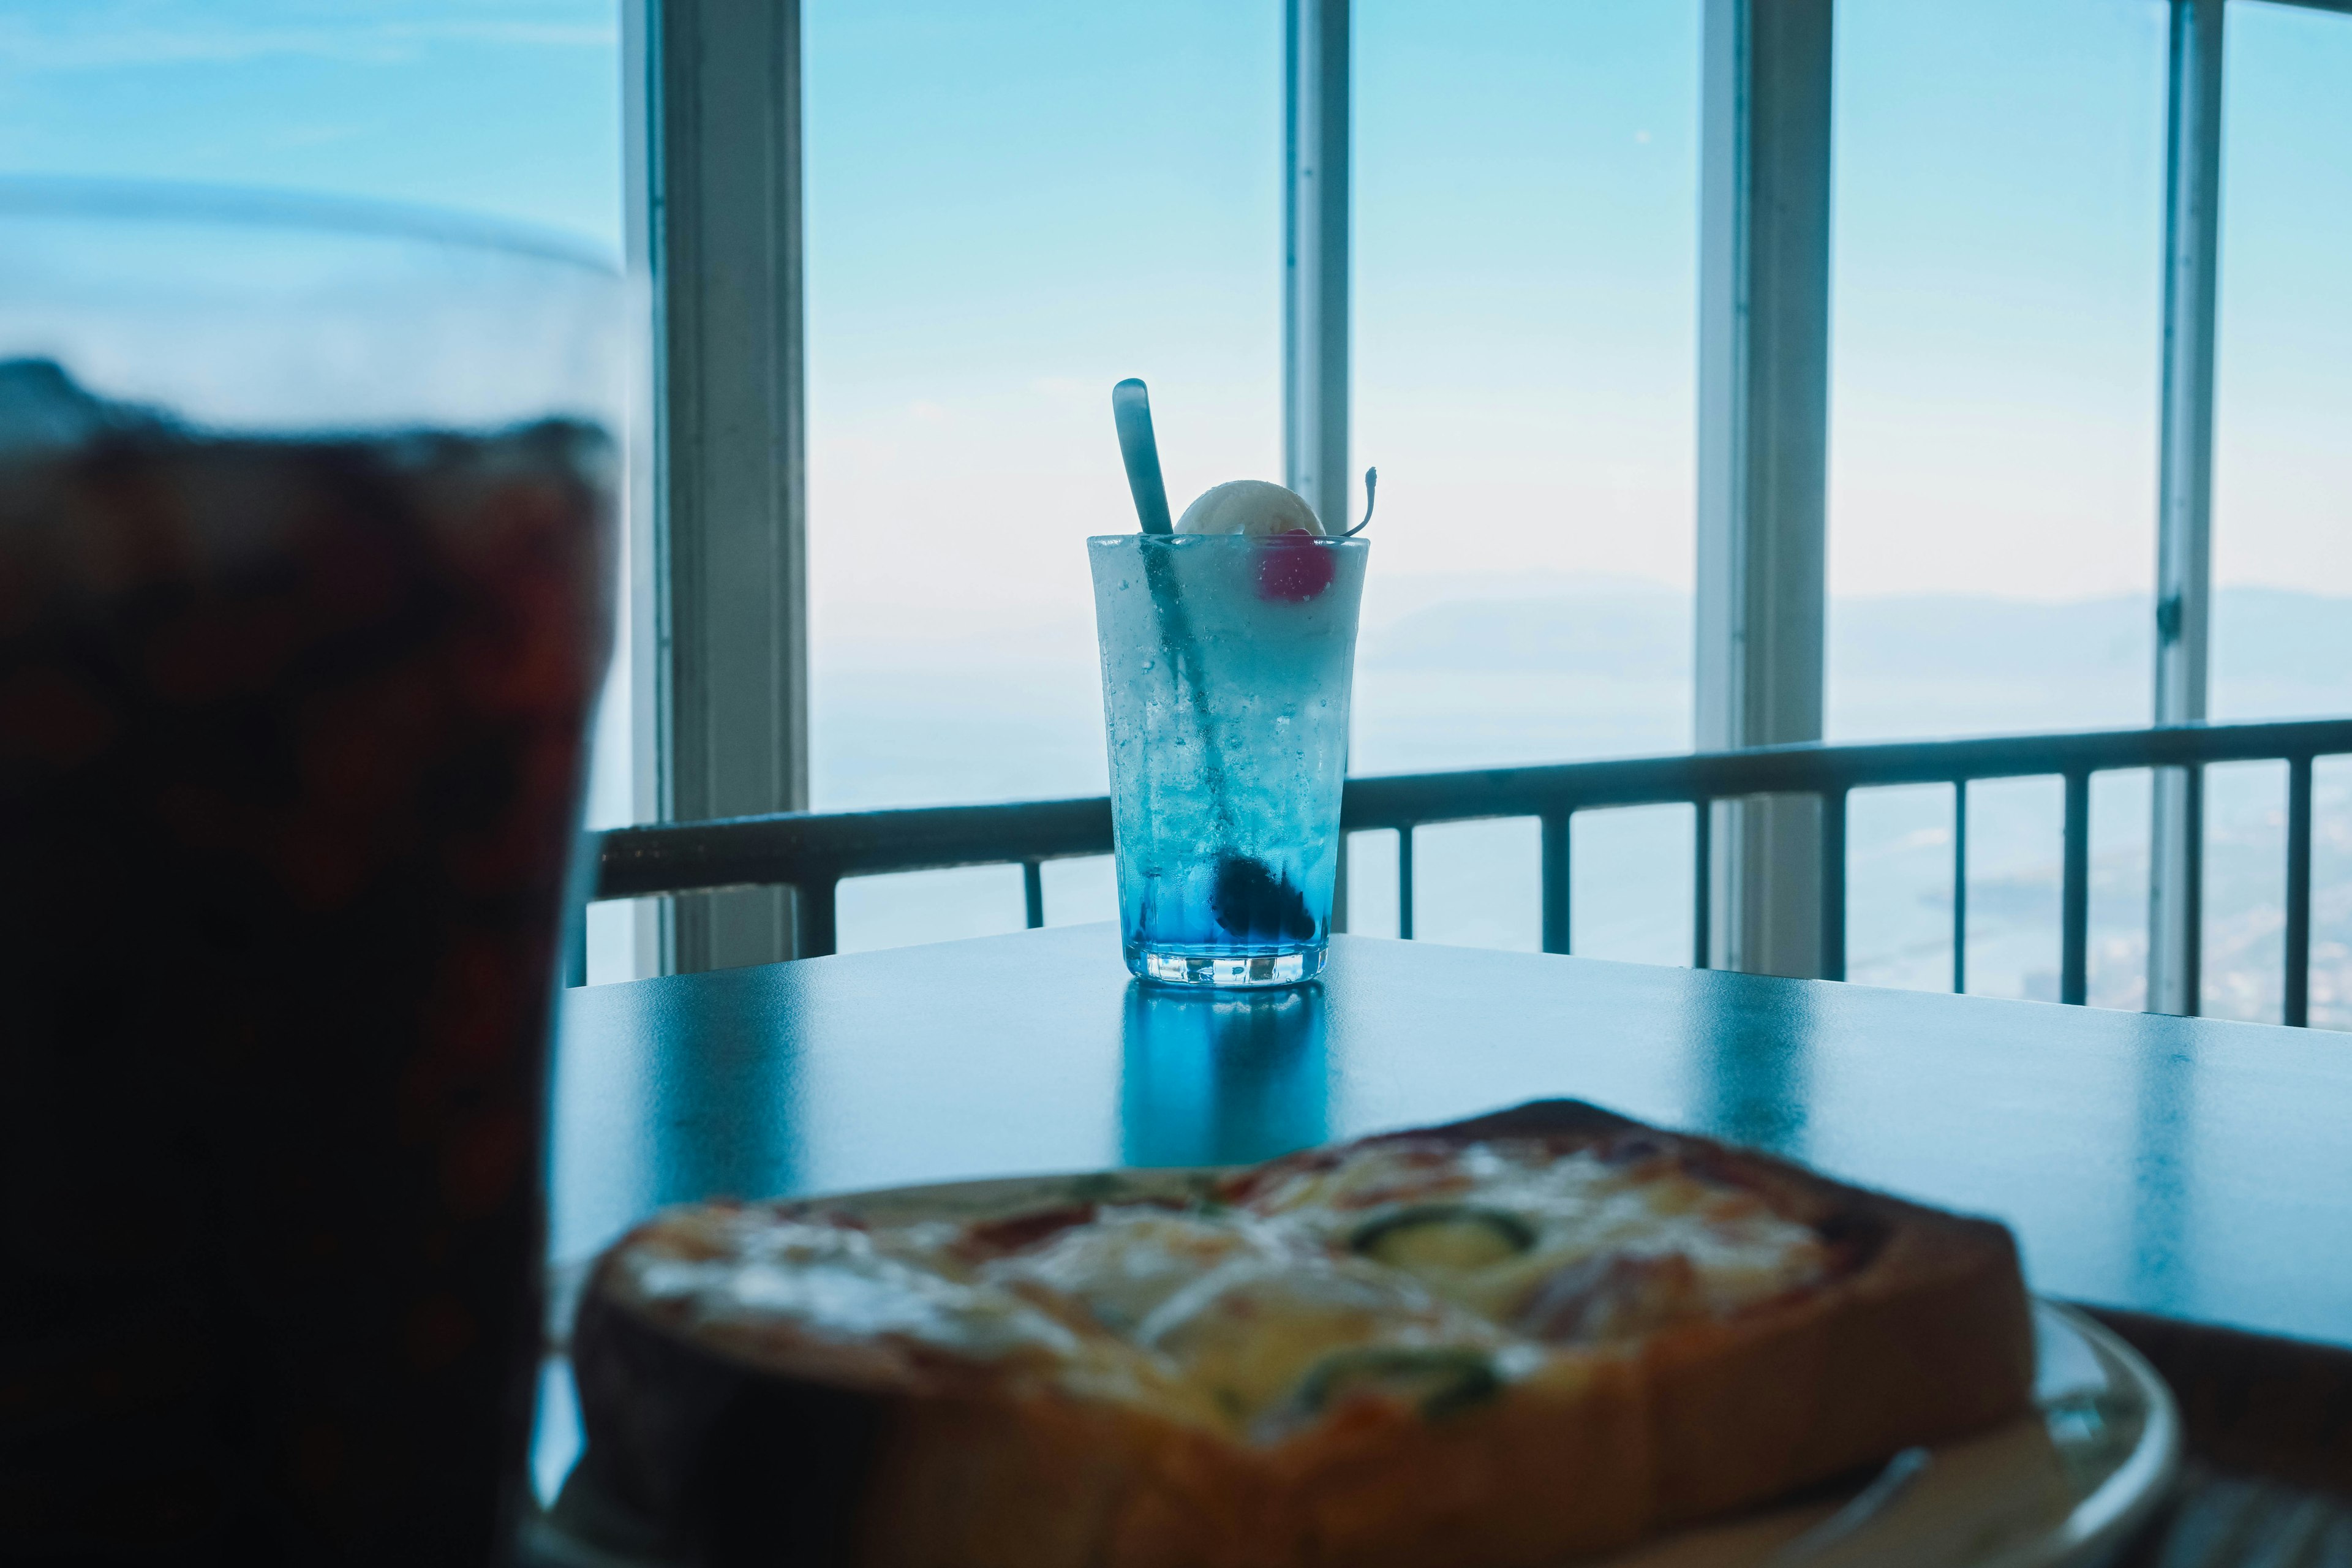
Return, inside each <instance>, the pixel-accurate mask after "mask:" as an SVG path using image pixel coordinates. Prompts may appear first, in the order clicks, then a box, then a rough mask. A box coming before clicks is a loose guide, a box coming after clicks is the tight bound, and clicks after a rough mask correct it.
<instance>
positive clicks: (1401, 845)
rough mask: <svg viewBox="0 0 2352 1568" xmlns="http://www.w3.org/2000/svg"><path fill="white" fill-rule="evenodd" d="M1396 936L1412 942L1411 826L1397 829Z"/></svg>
mask: <svg viewBox="0 0 2352 1568" xmlns="http://www.w3.org/2000/svg"><path fill="white" fill-rule="evenodd" d="M1397 935H1398V937H1399V938H1401V939H1402V940H1403V941H1406V942H1411V941H1412V823H1410V822H1408V823H1406V824H1405V825H1404V826H1402V827H1400V828H1398V829H1397Z"/></svg>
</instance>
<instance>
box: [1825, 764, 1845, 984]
mask: <svg viewBox="0 0 2352 1568" xmlns="http://www.w3.org/2000/svg"><path fill="white" fill-rule="evenodd" d="M1845 805H1846V792H1845V791H1843V790H1842V789H1833V790H1824V791H1822V869H1821V883H1822V979H1824V980H1843V979H1844V978H1845Z"/></svg>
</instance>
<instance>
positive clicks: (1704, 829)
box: [1691, 800, 1715, 969]
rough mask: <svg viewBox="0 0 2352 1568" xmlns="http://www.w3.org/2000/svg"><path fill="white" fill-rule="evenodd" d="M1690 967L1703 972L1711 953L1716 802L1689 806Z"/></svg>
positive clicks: (1695, 803)
mask: <svg viewBox="0 0 2352 1568" xmlns="http://www.w3.org/2000/svg"><path fill="white" fill-rule="evenodd" d="M1691 862H1692V867H1691V870H1692V875H1691V967H1692V968H1693V969H1705V968H1706V967H1707V966H1708V960H1709V959H1710V958H1711V957H1712V954H1711V953H1709V952H1708V951H1707V949H1708V945H1709V943H1708V941H1707V939H1708V938H1709V937H1710V936H1712V935H1713V934H1714V926H1715V915H1714V911H1713V910H1711V909H1709V908H1708V906H1709V904H1710V903H1712V902H1713V894H1714V892H1715V802H1713V801H1711V800H1702V801H1696V802H1694V803H1693V804H1692V806H1691Z"/></svg>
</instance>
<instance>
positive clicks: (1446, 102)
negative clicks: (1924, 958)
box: [1354, 0, 1699, 953]
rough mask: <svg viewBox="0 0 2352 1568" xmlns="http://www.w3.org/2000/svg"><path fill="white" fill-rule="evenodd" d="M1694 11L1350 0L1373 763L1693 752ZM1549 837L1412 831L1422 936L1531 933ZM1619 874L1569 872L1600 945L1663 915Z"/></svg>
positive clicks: (1363, 659) (1365, 668)
mask: <svg viewBox="0 0 2352 1568" xmlns="http://www.w3.org/2000/svg"><path fill="white" fill-rule="evenodd" d="M1698 16H1699V7H1698V5H1697V4H1696V0H1583V3H1580V4H1577V5H1559V4H1553V3H1549V0H1465V3H1463V4H1455V5H1425V4H1420V3H1418V0H1360V4H1359V5H1357V7H1356V13H1355V23H1354V27H1355V40H1356V42H1355V49H1356V55H1355V71H1356V128H1355V136H1356V169H1355V193H1356V203H1357V207H1356V214H1357V216H1356V228H1355V300H1356V332H1355V387H1354V396H1355V409H1354V412H1355V433H1354V447H1355V454H1356V466H1357V468H1358V469H1359V470H1360V469H1361V468H1363V466H1364V465H1366V464H1368V463H1376V464H1378V465H1379V466H1380V470H1381V504H1380V514H1379V520H1378V521H1375V522H1374V523H1373V524H1372V529H1371V534H1370V537H1371V538H1372V540H1373V548H1372V568H1371V572H1370V575H1369V577H1368V578H1367V581H1366V584H1365V590H1364V632H1363V640H1362V643H1361V648H1360V657H1359V658H1358V661H1357V672H1356V710H1355V711H1356V734H1355V748H1356V749H1355V766H1356V769H1357V771H1358V772H1363V773H1381V772H1392V771H1398V770H1403V769H1420V768H1443V767H1467V766H1473V765H1478V764H1486V763H1523V762H1560V761H1566V760H1569V759H1571V758H1576V757H1589V756H1599V755H1608V754H1612V753H1625V752H1659V751H1681V750H1684V749H1685V748H1687V747H1688V746H1689V744H1690V726H1691V715H1690V643H1691V632H1690V584H1691V571H1692V518H1693V510H1692V509H1693V496H1692V483H1693V475H1694V468H1695V457H1694V453H1695V447H1696V436H1695V433H1694V428H1693V417H1694V408H1695V401H1696V385H1695V384H1696V365H1697V353H1698V350H1697V343H1696V310H1697V299H1696V256H1697V214H1698V148H1697V132H1698V64H1699V33H1698ZM1357 504H1359V505H1360V504H1361V503H1360V500H1359V501H1358V502H1357ZM1532 842H1533V840H1532V835H1531V833H1524V832H1519V831H1517V830H1516V828H1515V829H1514V830H1512V831H1504V830H1502V829H1501V828H1490V827H1479V828H1475V829H1470V828H1465V829H1461V830H1458V831H1457V830H1452V829H1448V830H1445V831H1442V832H1432V833H1429V834H1425V835H1423V836H1422V839H1421V841H1420V844H1419V858H1418V862H1417V865H1418V868H1419V878H1420V882H1421V888H1420V891H1421V895H1422V896H1421V900H1420V904H1421V908H1420V923H1419V931H1420V934H1421V935H1423V937H1426V938H1429V939H1432V940H1437V941H1456V942H1497V943H1500V944H1502V945H1523V946H1532V945H1534V943H1535V940H1536V931H1535V927H1534V925H1533V924H1532V923H1530V922H1531V921H1533V919H1534V916H1533V913H1532V905H1527V906H1526V907H1524V908H1523V907H1522V905H1523V904H1524V900H1521V899H1520V898H1519V896H1518V892H1517V891H1508V890H1509V889H1521V890H1524V889H1532V888H1533V887H1534V885H1535V876H1536V871H1535V864H1534V860H1533V858H1532V856H1533V853H1534V851H1533V849H1532V848H1531V847H1530V846H1531V844H1532ZM1659 853H1660V854H1661V855H1665V854H1667V853H1668V851H1666V850H1665V849H1663V848H1662V849H1660V850H1659ZM1635 858H1637V859H1638V858H1640V857H1639V856H1636V857H1635ZM1615 864H1616V862H1615V861H1614V860H1612V859H1609V858H1602V859H1601V860H1598V861H1596V862H1595V864H1594V866H1593V868H1592V872H1593V873H1594V874H1592V875H1589V876H1588V875H1584V874H1580V876H1579V883H1578V891H1577V900H1578V901H1577V904H1576V922H1577V936H1578V940H1579V942H1584V943H1589V944H1591V946H1592V948H1593V950H1594V951H1596V952H1598V951H1618V950H1619V949H1620V948H1621V947H1622V946H1624V944H1626V943H1633V944H1637V945H1638V944H1640V943H1642V942H1644V941H1646V940H1648V938H1647V933H1648V932H1649V928H1650V927H1651V926H1653V925H1655V924H1656V923H1657V921H1658V920H1659V918H1660V917H1659V916H1658V914H1657V912H1656V911H1655V910H1651V909H1649V908H1647V907H1646V906H1640V905H1637V903H1636V902H1635V901H1633V900H1631V899H1630V896H1628V897H1621V894H1624V895H1630V892H1631V889H1630V888H1628V887H1624V886H1620V885H1619V879H1616V878H1615V877H1614V876H1613V873H1612V872H1611V870H1610V869H1609V868H1611V867H1612V866H1614V865H1615ZM1645 874H1646V873H1645ZM1686 879H1687V873H1686V872H1685V873H1684V874H1683V875H1682V876H1681V877H1679V878H1677V879H1676V882H1677V885H1678V884H1679V882H1680V881H1681V880H1686ZM1477 889H1490V891H1487V892H1483V893H1482V892H1479V891H1478V890H1477ZM1482 900H1484V901H1491V900H1500V903H1498V904H1496V907H1495V908H1494V909H1493V910H1486V911H1485V912H1482V910H1481V903H1482ZM1392 918H1393V917H1392V916H1391V919H1392ZM1498 922H1499V923H1498ZM1365 929H1375V928H1370V927H1368V928H1365ZM1377 929H1390V928H1388V927H1380V928H1377ZM1657 946H1658V944H1657V943H1656V942H1650V943H1649V947H1657ZM1671 946H1672V947H1673V948H1674V949H1675V950H1686V949H1687V946H1688V939H1687V937H1686V936H1685V937H1684V938H1682V939H1681V940H1680V941H1679V942H1675V943H1673V944H1671ZM1649 947H1645V948H1643V951H1645V952H1646V951H1649ZM1659 951H1660V952H1662V953H1663V952H1665V951H1667V949H1664V948H1661V949H1659Z"/></svg>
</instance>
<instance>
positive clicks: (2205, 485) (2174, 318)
mask: <svg viewBox="0 0 2352 1568" xmlns="http://www.w3.org/2000/svg"><path fill="white" fill-rule="evenodd" d="M2223 9H2224V7H2223V0H2172V30H2171V54H2170V58H2169V75H2170V86H2169V90H2168V116H2167V125H2166V135H2165V142H2166V144H2165V161H2166V182H2165V213H2164V229H2165V264H2164V361H2163V376H2164V402H2163V417H2162V427H2161V441H2162V451H2161V456H2160V458H2159V468H2158V493H2157V549H2156V721H2157V722H2158V724H2194V723H2201V722H2203V721H2204V719H2205V712H2206V627H2207V620H2208V605H2209V601H2210V583H2211V576H2212V533H2211V517H2212V496H2213V358H2214V314H2215V311H2214V301H2215V299H2216V294H2217V285H2218V281H2219V270H2220V260H2221V37H2222V20H2221V18H2222V12H2223ZM2155 791H2156V798H2155V811H2154V813H2153V814H2152V816H2151V819H2150V824H2149V830H2150V835H2151V840H2152V842H2151V844H2150V853H2149V856H2148V928H2147V1007H2148V1011H2150V1012H2153V1013H2179V1014H2194V1013H2196V1012H2197V1011H2198V1010H2199V1007H2200V1004H2201V1000H2202V998H2201V997H2200V994H2199V993H2200V984H2199V973H2198V972H2199V968H2200V965H2199V963H2198V960H2197V948H2198V945H2199V932H2198V931H2197V930H2196V926H2197V923H2198V921H2199V918H2200V915H2199V910H2198V904H2199V901H2200V900H2199V899H2198V896H2197V895H2198V892H2199V887H2198V883H2199V880H2200V874H2201V867H2200V862H2201V859H2202V855H2203V848H2202V842H2203V837H2204V836H2203V823H2202V814H2201V811H2200V809H2199V808H2200V805H2201V800H2200V796H2201V794H2202V791H2201V789H2200V787H2199V784H2198V783H2197V781H2196V780H2195V778H2194V777H2193V776H2192V775H2191V773H2189V772H2187V771H2184V770H2182V769H2179V768H2158V770H2156V775H2155Z"/></svg>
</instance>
